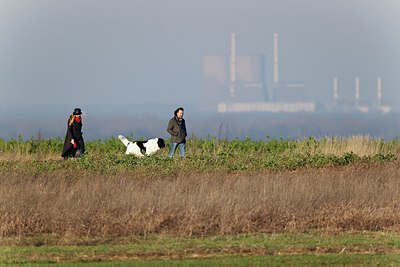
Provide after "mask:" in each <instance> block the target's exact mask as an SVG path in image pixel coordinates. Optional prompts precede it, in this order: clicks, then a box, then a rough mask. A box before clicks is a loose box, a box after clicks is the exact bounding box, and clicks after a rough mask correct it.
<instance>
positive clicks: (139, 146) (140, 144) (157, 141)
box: [118, 135, 165, 157]
mask: <svg viewBox="0 0 400 267" xmlns="http://www.w3.org/2000/svg"><path fill="white" fill-rule="evenodd" d="M118 138H119V140H121V142H122V143H123V144H124V145H125V146H126V152H125V154H132V155H135V156H137V157H143V156H144V155H147V156H149V155H151V154H154V153H155V152H157V151H158V150H160V149H161V148H163V147H165V142H164V139H162V138H153V139H149V140H147V141H133V142H131V141H129V140H128V139H127V138H126V137H125V136H123V135H118Z"/></svg>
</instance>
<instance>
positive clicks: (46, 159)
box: [0, 137, 400, 175]
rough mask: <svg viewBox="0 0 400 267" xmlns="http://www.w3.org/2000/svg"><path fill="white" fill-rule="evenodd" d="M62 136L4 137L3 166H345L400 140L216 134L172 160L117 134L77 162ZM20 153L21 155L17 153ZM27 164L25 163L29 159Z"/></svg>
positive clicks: (378, 156)
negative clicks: (131, 148) (65, 158)
mask: <svg viewBox="0 0 400 267" xmlns="http://www.w3.org/2000/svg"><path fill="white" fill-rule="evenodd" d="M62 144H63V141H62V140H61V139H59V138H56V139H47V140H36V139H34V138H31V139H29V140H25V141H24V140H22V138H21V137H20V138H18V140H15V139H12V140H10V141H4V140H2V139H0V153H2V155H3V156H2V158H3V160H2V161H1V166H0V168H1V169H4V168H6V169H8V168H13V166H14V168H19V167H20V166H18V164H19V163H18V162H13V163H12V164H11V163H10V162H9V161H12V159H19V158H21V157H24V158H28V159H31V160H30V162H29V163H28V165H30V166H28V168H32V169H39V170H40V169H54V170H55V169H60V168H61V169H63V168H65V167H69V168H70V167H76V168H85V169H90V170H93V171H98V172H104V171H116V170H119V169H121V168H126V167H129V168H131V169H132V168H135V169H136V170H139V171H140V170H146V171H147V172H148V171H150V172H159V173H160V174H161V175H162V174H170V173H174V172H176V171H177V170H179V169H181V167H182V166H183V165H184V166H186V169H191V170H194V169H196V170H197V171H200V172H203V171H257V170H262V169H272V170H285V169H286V170H293V169H297V168H300V167H324V166H341V165H347V164H350V163H377V162H383V161H392V160H395V159H396V155H397V154H398V151H400V141H399V140H391V141H385V140H382V139H369V138H368V137H351V138H348V139H343V138H324V139H320V140H317V139H315V138H308V139H304V140H283V139H280V140H278V139H267V140H265V141H254V140H250V139H246V140H239V139H233V140H231V141H228V140H220V139H216V138H211V137H210V138H207V139H197V138H192V139H190V140H189V141H188V146H187V147H188V156H187V157H186V158H185V159H184V160H183V161H172V162H171V161H169V160H168V159H167V157H166V153H167V151H166V150H167V149H164V150H163V151H159V153H158V154H157V155H155V156H152V157H145V158H142V159H138V158H135V157H133V156H127V155H124V151H125V147H124V146H123V145H122V143H121V142H120V141H119V140H118V139H115V138H110V139H108V140H104V141H102V140H95V141H89V142H87V143H86V146H87V151H88V153H87V154H86V155H85V157H83V158H81V159H80V160H79V161H77V162H76V163H75V162H74V163H71V162H63V163H61V162H60V159H61V157H60V156H59V154H60V151H61V150H62ZM18 157H19V158H18ZM23 164H26V162H24V163H23Z"/></svg>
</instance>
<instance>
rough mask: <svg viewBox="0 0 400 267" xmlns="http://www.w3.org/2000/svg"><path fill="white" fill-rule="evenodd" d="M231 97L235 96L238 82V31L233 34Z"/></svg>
mask: <svg viewBox="0 0 400 267" xmlns="http://www.w3.org/2000/svg"><path fill="white" fill-rule="evenodd" d="M230 79H231V80H230V90H229V93H230V97H231V98H233V97H235V83H236V33H232V34H231V55H230Z"/></svg>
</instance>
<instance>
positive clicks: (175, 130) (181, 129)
mask: <svg viewBox="0 0 400 267" xmlns="http://www.w3.org/2000/svg"><path fill="white" fill-rule="evenodd" d="M167 131H168V133H169V134H170V135H171V143H185V142H186V139H185V138H186V136H187V132H186V123H185V120H184V119H181V120H179V119H178V118H177V117H176V116H174V117H173V118H172V119H170V120H169V122H168V127H167Z"/></svg>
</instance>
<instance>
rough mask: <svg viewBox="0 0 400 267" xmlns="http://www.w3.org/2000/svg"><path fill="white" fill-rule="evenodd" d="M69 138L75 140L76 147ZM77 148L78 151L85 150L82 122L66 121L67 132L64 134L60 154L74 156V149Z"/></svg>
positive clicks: (82, 151)
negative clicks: (70, 122)
mask: <svg viewBox="0 0 400 267" xmlns="http://www.w3.org/2000/svg"><path fill="white" fill-rule="evenodd" d="M71 139H74V140H75V143H76V145H77V146H76V147H74V145H72V144H71ZM78 149H79V151H80V153H81V154H83V153H84V152H85V142H84V141H83V136H82V122H77V121H75V120H74V122H73V123H72V124H71V125H69V120H68V122H67V133H66V135H65V141H64V148H63V152H62V154H61V156H62V157H64V158H65V157H74V156H75V154H76V151H77V150H78Z"/></svg>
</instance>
